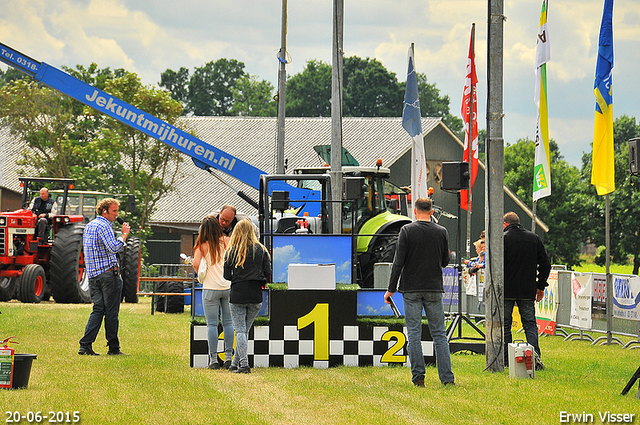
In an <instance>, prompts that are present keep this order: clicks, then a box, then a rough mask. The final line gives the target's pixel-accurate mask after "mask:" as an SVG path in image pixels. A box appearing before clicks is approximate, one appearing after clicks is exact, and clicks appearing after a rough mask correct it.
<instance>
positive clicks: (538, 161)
mask: <svg viewBox="0 0 640 425" xmlns="http://www.w3.org/2000/svg"><path fill="white" fill-rule="evenodd" d="M549 59H551V49H550V47H549V33H548V32H547V0H544V1H543V2H542V12H541V13H540V26H539V28H538V38H537V41H536V67H535V73H536V91H535V96H534V102H535V103H536V106H537V107H538V122H537V125H536V157H535V165H534V168H533V201H534V202H535V201H537V200H538V199H540V198H543V197H545V196H549V195H551V167H550V156H549V115H548V109H547V62H549Z"/></svg>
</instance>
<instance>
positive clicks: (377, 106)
mask: <svg viewBox="0 0 640 425" xmlns="http://www.w3.org/2000/svg"><path fill="white" fill-rule="evenodd" d="M343 74H344V75H343V79H344V82H343V110H342V115H343V116H345V117H399V116H401V115H402V107H403V101H404V91H405V87H406V83H405V82H402V83H399V82H398V79H397V78H396V75H395V74H394V73H393V72H389V71H388V70H387V69H386V68H385V67H384V66H383V65H382V63H380V62H379V61H378V60H376V59H370V58H366V59H361V58H359V57H357V56H352V57H348V58H345V60H344V71H343ZM418 92H419V93H420V112H421V115H422V116H423V117H441V118H443V121H444V123H445V124H446V125H447V126H448V127H449V128H450V129H451V130H452V131H453V132H454V133H455V134H456V135H458V137H464V133H462V120H461V119H460V118H458V117H455V116H453V115H451V114H450V113H449V103H450V99H449V96H441V95H440V90H439V89H438V88H437V87H436V85H435V84H429V83H428V82H427V77H426V75H425V74H418ZM286 101H287V116H298V117H328V116H330V115H331V65H329V64H327V63H325V62H322V61H318V60H310V61H308V62H307V66H306V67H305V69H304V70H303V71H302V72H301V73H298V74H296V75H293V76H291V77H289V79H288V80H287V99H286Z"/></svg>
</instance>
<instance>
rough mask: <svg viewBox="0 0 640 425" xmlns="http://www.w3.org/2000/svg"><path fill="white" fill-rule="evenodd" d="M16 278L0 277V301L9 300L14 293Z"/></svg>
mask: <svg viewBox="0 0 640 425" xmlns="http://www.w3.org/2000/svg"><path fill="white" fill-rule="evenodd" d="M17 281H18V278H15V277H2V278H0V301H11V300H12V299H13V297H14V295H15V294H16V282H17Z"/></svg>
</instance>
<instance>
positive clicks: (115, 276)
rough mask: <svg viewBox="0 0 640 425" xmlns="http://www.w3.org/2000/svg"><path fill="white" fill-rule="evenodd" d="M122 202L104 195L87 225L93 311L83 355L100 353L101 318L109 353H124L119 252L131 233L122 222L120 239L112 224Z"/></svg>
mask: <svg viewBox="0 0 640 425" xmlns="http://www.w3.org/2000/svg"><path fill="white" fill-rule="evenodd" d="M119 207H120V203H119V202H118V201H117V200H115V199H112V198H105V199H102V200H101V201H100V202H98V205H97V206H96V213H97V216H96V218H95V219H93V220H92V221H91V222H89V224H87V226H86V227H85V228H84V234H83V235H82V244H83V247H84V261H85V266H86V269H85V273H87V276H88V278H89V291H90V292H91V301H92V302H93V310H92V311H91V315H90V316H89V321H88V322H87V327H86V328H85V331H84V336H83V337H82V339H80V351H78V354H80V355H92V356H97V355H98V353H96V352H95V351H93V348H92V344H93V342H94V341H95V340H96V337H97V336H98V332H99V331H100V326H101V325H102V318H103V317H104V329H105V333H106V337H107V345H108V346H109V351H108V352H107V354H109V355H121V354H124V353H123V352H122V351H120V341H119V340H118V325H119V319H118V314H119V313H120V301H121V300H122V278H120V273H119V270H118V258H117V257H116V253H117V252H118V251H120V250H121V249H122V248H124V246H125V240H126V239H127V236H128V235H129V232H130V227H129V224H128V223H124V224H123V225H122V236H121V237H119V238H117V239H116V237H115V234H114V232H113V228H112V227H111V223H113V222H114V221H115V220H116V218H118V209H119Z"/></svg>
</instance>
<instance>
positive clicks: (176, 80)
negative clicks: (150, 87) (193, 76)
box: [159, 67, 189, 114]
mask: <svg viewBox="0 0 640 425" xmlns="http://www.w3.org/2000/svg"><path fill="white" fill-rule="evenodd" d="M159 86H160V87H164V88H165V89H167V90H169V92H170V93H171V98H172V99H174V100H177V101H178V102H181V103H182V105H183V107H184V109H183V114H187V113H188V112H189V110H188V108H187V105H188V104H189V70H188V69H187V68H184V67H181V68H180V69H179V70H178V72H176V71H173V70H171V69H167V70H166V71H165V72H163V73H162V74H160V83H159Z"/></svg>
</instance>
